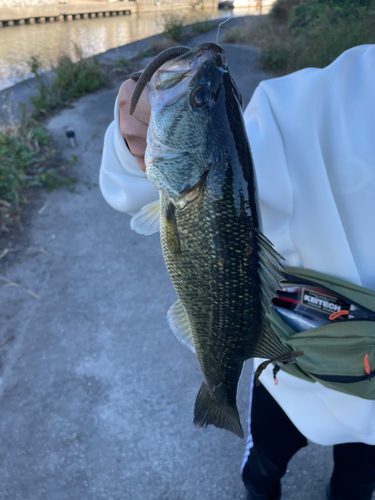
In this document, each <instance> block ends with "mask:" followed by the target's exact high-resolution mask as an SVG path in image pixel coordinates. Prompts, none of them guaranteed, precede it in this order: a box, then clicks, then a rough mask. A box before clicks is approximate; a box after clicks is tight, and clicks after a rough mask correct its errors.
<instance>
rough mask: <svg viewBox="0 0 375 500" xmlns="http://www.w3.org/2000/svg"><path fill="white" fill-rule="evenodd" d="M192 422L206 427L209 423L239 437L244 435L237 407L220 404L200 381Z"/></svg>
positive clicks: (197, 425)
mask: <svg viewBox="0 0 375 500" xmlns="http://www.w3.org/2000/svg"><path fill="white" fill-rule="evenodd" d="M193 422H194V425H195V426H196V427H207V425H210V424H211V425H214V426H215V427H218V428H219V429H226V430H227V431H231V432H233V433H234V434H236V436H238V437H240V438H243V437H244V434H243V430H242V427H241V422H240V417H239V415H238V410H237V407H236V406H234V407H231V406H225V407H223V406H220V404H219V402H218V400H217V399H216V397H215V395H214V393H213V392H212V391H211V390H210V389H209V388H208V386H207V384H206V383H205V382H202V386H201V388H200V389H199V392H198V396H197V399H196V401H195V406H194V420H193Z"/></svg>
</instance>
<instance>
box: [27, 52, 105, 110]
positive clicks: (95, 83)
mask: <svg viewBox="0 0 375 500" xmlns="http://www.w3.org/2000/svg"><path fill="white" fill-rule="evenodd" d="M30 67H31V71H32V73H33V74H34V76H35V78H36V81H37V89H38V94H37V95H35V96H32V97H31V99H30V101H31V103H32V105H33V107H34V112H33V116H34V118H40V117H43V116H45V115H46V114H48V113H49V112H51V111H53V110H55V109H57V108H60V107H62V106H63V105H64V104H66V102H69V101H70V100H72V99H76V98H78V97H81V96H83V95H86V94H88V93H89V92H93V91H94V90H97V89H99V88H101V87H103V86H105V85H107V84H108V81H109V79H108V76H107V75H106V74H105V73H104V72H103V70H102V68H101V66H100V64H99V62H98V60H97V59H96V58H93V59H88V60H83V59H82V58H81V59H80V60H79V61H78V62H77V63H74V62H73V61H72V60H71V59H70V57H68V56H66V55H63V56H61V57H60V58H59V60H58V63H57V66H56V67H55V69H54V77H53V80H52V83H47V82H46V80H45V78H44V77H43V76H42V75H41V74H40V62H39V60H38V59H37V58H36V57H32V58H31V61H30Z"/></svg>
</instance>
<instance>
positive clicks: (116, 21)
mask: <svg viewBox="0 0 375 500" xmlns="http://www.w3.org/2000/svg"><path fill="white" fill-rule="evenodd" d="M98 3H99V2H98ZM121 3H122V2H121ZM104 5H106V4H105V3H104ZM258 12H259V9H256V8H255V7H254V8H251V9H250V10H246V9H245V11H243V12H241V11H240V14H239V15H240V16H241V17H242V16H244V15H246V14H247V15H249V14H254V15H255V14H257V13H258ZM231 14H232V12H231V11H220V10H218V9H217V8H216V9H208V8H205V9H204V10H201V9H188V10H187V9H184V10H181V12H180V11H179V12H175V14H173V16H174V17H176V18H177V17H178V18H179V19H181V21H182V22H183V24H185V25H188V24H189V25H191V24H193V23H198V22H200V21H205V20H209V19H217V18H222V19H223V20H224V19H226V18H227V17H228V16H229V15H231ZM170 17H171V16H169V14H168V15H167V14H166V13H164V14H163V12H159V13H155V14H154V13H142V14H133V15H131V16H110V17H102V18H100V19H99V18H95V19H80V20H77V21H74V22H69V23H59V22H57V23H44V24H34V25H33V26H13V27H12V28H9V29H8V28H7V29H1V30H0V46H1V54H2V61H1V62H2V64H1V65H0V89H4V88H8V87H10V86H12V85H14V84H15V83H18V82H20V81H21V80H25V79H27V78H30V77H32V74H31V71H30V64H29V63H30V60H31V58H32V57H35V56H37V57H38V59H39V60H40V63H41V66H42V68H43V71H48V70H50V69H52V68H53V67H54V66H55V65H56V64H57V62H58V59H59V57H61V55H67V56H69V57H70V58H71V59H72V60H73V61H77V60H78V59H79V58H80V56H78V55H77V49H78V52H79V53H80V54H81V55H82V57H83V58H88V57H91V56H94V55H97V54H100V53H103V52H106V51H107V50H109V49H115V48H118V47H122V46H124V45H128V44H130V43H132V42H135V41H138V40H143V39H145V38H147V37H149V36H153V35H157V34H159V33H161V32H162V31H163V30H164V25H165V22H166V21H168V19H170Z"/></svg>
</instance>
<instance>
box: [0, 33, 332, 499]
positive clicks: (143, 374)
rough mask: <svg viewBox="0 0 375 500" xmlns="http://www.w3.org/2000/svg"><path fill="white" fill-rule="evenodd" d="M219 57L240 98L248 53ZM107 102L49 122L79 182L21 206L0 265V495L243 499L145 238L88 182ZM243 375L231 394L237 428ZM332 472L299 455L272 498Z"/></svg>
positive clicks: (322, 454)
mask: <svg viewBox="0 0 375 500" xmlns="http://www.w3.org/2000/svg"><path fill="white" fill-rule="evenodd" d="M214 35H215V34H214V33H209V34H208V35H205V36H204V39H212V38H213V37H214ZM198 38H199V39H200V40H201V39H202V38H203V37H198ZM198 38H197V40H195V41H194V42H198V41H199V40H198ZM194 42H193V43H194ZM193 43H192V44H193ZM225 49H226V51H227V54H228V60H229V65H230V69H231V72H232V75H233V76H234V78H235V80H236V81H237V83H238V86H239V88H240V90H241V91H242V92H243V94H244V96H245V100H246V102H247V101H248V100H249V98H250V96H251V94H252V92H253V90H254V89H255V87H256V85H257V84H258V83H259V81H260V80H262V79H264V78H267V75H266V74H264V73H262V72H261V71H259V70H258V69H257V53H256V52H255V51H254V50H253V49H251V48H248V47H239V46H233V45H228V46H225ZM116 94H117V89H111V90H104V91H101V92H98V93H96V94H93V95H90V96H88V97H85V98H83V99H81V100H79V101H77V102H76V103H75V105H74V106H73V108H71V109H66V110H64V111H62V112H61V113H60V114H59V115H58V116H56V117H54V118H53V119H51V120H50V122H49V124H48V128H49V130H50V131H51V133H52V136H53V138H54V140H55V141H56V142H57V143H58V145H59V147H60V149H61V151H62V153H63V155H64V157H65V158H66V159H67V160H69V159H71V157H72V154H73V153H74V154H75V155H77V156H78V162H77V164H76V165H75V167H74V174H75V175H76V177H77V178H78V180H79V182H78V184H77V186H76V188H75V190H74V192H70V191H69V190H66V189H60V190H58V191H54V192H52V193H44V194H42V195H40V196H39V197H37V198H36V199H34V200H32V202H31V205H32V210H31V214H30V217H29V220H28V222H27V224H26V228H25V230H24V232H23V236H22V237H18V236H17V235H18V233H17V234H16V235H15V236H14V237H13V238H14V239H13V240H9V241H10V243H12V241H13V243H12V244H13V247H12V248H13V249H16V250H18V251H17V252H12V253H10V254H8V255H7V256H6V257H4V258H3V259H1V260H0V265H1V266H2V270H1V273H0V274H1V276H3V277H5V278H7V279H9V280H11V281H13V282H16V283H17V284H19V285H20V286H19V287H7V288H0V300H1V311H2V314H1V319H0V321H1V332H0V344H1V342H2V341H3V340H5V339H6V338H8V337H9V336H10V335H14V337H15V338H14V340H13V341H11V342H9V343H8V344H6V345H5V346H2V347H0V355H1V358H0V362H1V379H0V401H1V403H0V405H1V416H0V442H1V446H0V478H1V479H0V499H1V500H4V499H7V500H8V499H9V500H99V499H100V500H125V499H126V500H127V499H129V500H138V499H139V500H149V499H158V500H180V499H181V500H197V499H200V500H214V499H215V500H233V499H240V498H246V493H245V490H244V487H243V485H242V483H241V479H240V474H239V469H240V465H241V461H242V455H243V451H244V446H245V443H244V441H242V440H240V439H238V438H236V437H235V436H233V435H232V434H230V433H228V432H225V431H220V430H218V429H215V428H212V427H210V428H208V429H196V428H194V426H193V424H192V421H191V419H192V411H193V405H194V401H195V396H196V394H197V391H198V389H199V387H200V383H201V374H200V372H199V368H198V363H197V361H196V359H195V357H194V356H193V355H192V354H191V353H190V352H189V351H187V350H186V349H185V348H184V347H183V346H182V345H181V344H180V343H179V342H177V340H176V339H175V338H174V336H173V334H172V333H171V332H170V330H169V328H168V325H167V321H166V312H167V310H168V308H169V307H170V305H171V304H172V303H173V302H174V301H175V294H174V291H173V288H172V285H171V282H170V279H169V277H168V275H167V272H166V270H165V266H164V263H163V259H162V255H161V249H160V243H159V241H158V235H153V236H151V237H142V236H140V235H137V234H136V233H134V232H133V231H131V230H130V228H129V219H130V218H129V216H127V215H125V214H121V213H118V212H116V211H114V210H113V209H111V208H110V207H109V206H108V205H107V204H106V203H105V201H104V200H103V198H102V196H101V194H100V191H99V188H98V180H97V179H98V171H99V166H100V159H101V150H102V144H103V136H104V133H105V130H106V127H107V126H108V124H109V123H110V121H111V120H112V114H113V104H114V101H115V97H116ZM67 125H70V126H72V127H74V128H75V129H76V131H77V143H78V147H77V149H76V150H74V151H73V150H72V149H70V147H69V144H68V143H67V140H66V139H65V136H64V127H65V126H67ZM2 248H3V245H1V247H0V250H1V249H2ZM27 290H31V291H32V292H33V293H34V294H37V295H38V296H39V297H40V299H37V298H35V296H32V295H30V294H29V293H28V292H27ZM249 372H250V366H247V367H246V370H245V374H244V376H243V377H242V379H241V383H240V387H239V409H240V415H241V420H242V423H243V425H244V427H246V419H247V405H248V396H249ZM331 468H332V459H331V449H330V448H323V447H318V446H315V445H311V446H309V447H308V449H305V450H302V451H301V452H300V453H299V454H298V455H297V456H296V457H294V459H293V460H292V462H291V464H290V467H289V470H288V472H287V474H286V476H285V479H284V480H283V489H284V496H283V499H285V500H301V499H303V500H322V499H324V498H325V495H324V489H325V484H326V483H327V482H328V480H329V476H330V472H331Z"/></svg>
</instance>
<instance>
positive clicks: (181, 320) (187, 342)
mask: <svg viewBox="0 0 375 500" xmlns="http://www.w3.org/2000/svg"><path fill="white" fill-rule="evenodd" d="M167 319H168V324H169V326H170V327H171V330H172V332H173V333H174V334H175V335H176V337H177V338H178V340H179V341H180V342H181V343H182V344H184V346H186V347H187V348H188V349H190V350H191V351H192V352H194V353H195V348H194V343H193V335H192V333H191V329H190V324H189V319H188V317H187V315H186V311H185V308H184V306H183V305H182V304H181V302H180V301H179V300H178V301H177V302H175V303H174V304H173V306H172V307H171V308H170V309H169V311H168V314H167Z"/></svg>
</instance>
